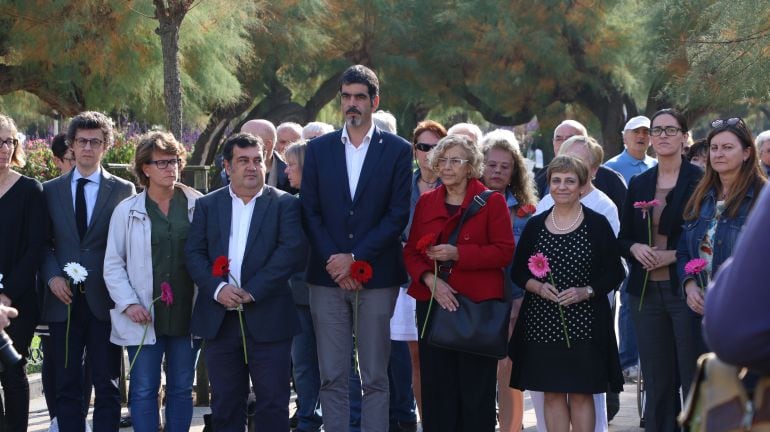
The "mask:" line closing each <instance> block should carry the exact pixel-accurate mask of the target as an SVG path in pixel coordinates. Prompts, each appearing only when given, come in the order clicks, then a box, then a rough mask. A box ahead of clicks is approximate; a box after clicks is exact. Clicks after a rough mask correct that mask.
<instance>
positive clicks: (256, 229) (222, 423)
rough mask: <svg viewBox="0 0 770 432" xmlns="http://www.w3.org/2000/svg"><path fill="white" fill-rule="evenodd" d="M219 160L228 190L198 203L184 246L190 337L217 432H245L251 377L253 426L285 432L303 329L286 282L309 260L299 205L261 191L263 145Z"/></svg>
mask: <svg viewBox="0 0 770 432" xmlns="http://www.w3.org/2000/svg"><path fill="white" fill-rule="evenodd" d="M223 154H224V165H225V169H226V170H227V173H228V174H229V175H230V185H229V186H226V187H224V188H221V189H218V190H216V191H214V192H212V193H210V194H208V195H206V196H205V197H203V198H200V199H199V200H198V201H197V202H196V206H195V214H194V216H193V221H192V225H191V226H190V231H189V234H188V238H187V245H186V247H185V253H186V255H187V268H188V270H189V271H190V275H191V276H192V278H193V280H194V281H195V283H196V284H197V285H198V288H199V290H200V291H199V293H198V297H197V299H196V301H195V306H194V308H193V315H192V325H191V331H192V333H193V334H194V335H197V336H201V337H203V338H204V339H206V349H205V351H204V352H205V354H206V364H207V366H208V372H209V380H210V381H211V389H212V393H213V394H212V403H211V411H212V423H213V429H214V430H215V431H217V432H226V431H238V432H243V430H244V426H245V424H246V415H245V408H246V396H247V395H248V389H249V375H251V381H252V383H253V385H254V394H255V395H256V398H257V402H256V424H258V425H259V427H260V430H266V431H276V432H280V431H288V430H289V397H290V389H289V378H290V374H291V355H290V353H291V339H292V337H293V336H294V335H295V334H297V333H299V331H300V326H299V318H298V317H297V311H296V308H295V307H294V300H293V298H292V295H291V290H290V289H289V284H288V280H289V277H290V276H291V275H292V274H293V273H294V272H296V271H298V270H299V269H300V268H301V267H302V265H303V264H304V263H305V262H306V258H305V256H306V253H305V249H306V246H305V244H304V237H303V235H302V226H301V217H300V206H299V201H298V200H297V198H296V197H294V196H292V195H290V194H288V193H285V192H283V191H280V190H278V189H276V188H274V187H271V186H268V185H265V164H264V155H265V153H264V150H263V146H262V142H261V140H260V139H259V138H258V137H255V136H253V135H251V134H244V133H239V134H236V135H234V136H232V137H230V138H229V139H228V140H227V141H226V142H225V144H224V149H223ZM222 256H224V257H227V259H228V260H229V273H230V274H229V275H225V276H223V277H217V276H214V275H213V274H212V265H213V263H214V261H215V260H216V259H217V257H222ZM239 308H242V310H243V314H242V316H243V322H244V333H245V344H246V346H245V350H246V352H247V357H246V358H244V357H245V356H244V346H243V339H242V335H241V324H240V318H239V313H238V309H239Z"/></svg>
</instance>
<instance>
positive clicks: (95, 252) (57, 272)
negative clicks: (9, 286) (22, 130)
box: [40, 111, 136, 432]
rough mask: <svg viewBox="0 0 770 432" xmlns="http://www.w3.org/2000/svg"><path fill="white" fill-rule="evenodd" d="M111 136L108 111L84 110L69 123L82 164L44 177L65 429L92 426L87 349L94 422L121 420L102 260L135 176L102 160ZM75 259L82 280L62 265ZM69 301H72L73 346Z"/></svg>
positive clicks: (48, 273) (46, 264) (50, 295)
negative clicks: (87, 410) (72, 280)
mask: <svg viewBox="0 0 770 432" xmlns="http://www.w3.org/2000/svg"><path fill="white" fill-rule="evenodd" d="M112 143H113V132H112V120H110V118H109V117H107V116H105V115H104V114H102V113H98V112H93V111H88V112H83V113H80V114H78V115H77V116H76V117H74V118H73V119H72V121H71V122H70V125H69V128H68V131H67V144H68V145H69V146H70V148H72V151H73V153H74V155H75V169H73V170H72V171H70V172H69V173H68V174H65V175H62V176H61V177H58V178H56V179H53V180H50V181H48V182H46V183H45V184H43V192H44V194H45V198H46V202H47V205H48V212H49V215H50V221H51V222H50V233H49V246H48V248H47V250H46V253H45V256H44V259H43V265H42V268H41V272H40V273H41V276H42V277H43V280H44V281H46V282H47V284H48V288H49V289H48V290H46V292H45V293H44V300H43V314H42V315H43V316H42V320H43V322H48V323H49V327H50V330H51V341H52V345H53V351H52V352H53V359H51V360H50V361H52V362H53V363H54V365H55V366H54V367H55V374H56V375H55V376H56V413H57V422H58V425H59V430H61V431H66V432H71V431H73V432H77V431H83V430H84V426H85V417H84V414H83V403H84V401H83V389H82V383H83V379H82V359H83V352H84V350H85V351H86V353H87V356H88V361H89V363H90V364H91V373H92V378H93V384H94V390H95V393H96V401H95V403H94V407H95V409H94V419H93V420H94V430H105V431H106V430H117V428H118V422H119V420H120V394H119V392H118V386H117V380H118V377H119V376H120V355H121V348H120V347H119V346H117V345H113V344H112V343H110V330H111V325H110V309H112V308H113V302H112V300H111V299H110V296H109V294H108V293H107V288H106V286H105V285H104V278H103V277H102V266H103V263H104V251H105V247H106V242H107V230H108V228H109V224H110V217H111V216H112V211H113V210H114V209H115V206H116V205H118V203H120V202H121V201H122V200H124V199H125V198H127V197H129V196H131V195H134V194H135V193H136V190H135V188H134V185H133V184H132V183H130V182H128V181H126V180H123V179H121V178H118V177H115V176H113V175H111V174H110V173H108V172H107V171H106V170H104V168H102V167H101V161H102V157H103V156H104V153H105V152H106V151H107V149H108V148H109V147H110V146H111V145H112ZM71 262H74V263H78V264H80V265H82V266H83V267H85V269H86V270H87V271H88V277H87V278H86V280H85V283H84V284H83V285H82V286H79V287H76V286H75V285H74V284H69V283H68V282H67V279H66V274H65V273H64V271H63V268H64V266H65V265H66V264H68V263H71ZM67 305H71V306H70V307H71V310H70V311H69V316H70V329H69V348H67V346H66V345H67V316H68V306H67ZM66 353H68V358H67V367H66V368H65V367H64V366H65V354H66ZM86 403H87V402H86Z"/></svg>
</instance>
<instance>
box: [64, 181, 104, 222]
mask: <svg viewBox="0 0 770 432" xmlns="http://www.w3.org/2000/svg"><path fill="white" fill-rule="evenodd" d="M80 178H83V176H82V175H81V174H80V171H78V169H77V168H75V169H74V170H72V181H71V182H70V187H71V188H72V208H73V209H74V208H75V206H76V204H75V195H76V194H77V188H78V179H80ZM86 178H87V179H88V180H90V181H89V182H88V183H86V185H85V186H83V193H84V194H85V196H86V221H87V222H88V225H91V216H92V215H93V213H94V206H95V205H96V197H97V195H99V183H100V182H101V181H102V168H101V167H99V169H97V170H96V171H94V172H93V173H92V174H91V175H90V176H88V177H86Z"/></svg>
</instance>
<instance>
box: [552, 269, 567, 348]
mask: <svg viewBox="0 0 770 432" xmlns="http://www.w3.org/2000/svg"><path fill="white" fill-rule="evenodd" d="M548 279H549V280H550V281H551V285H553V287H554V288H556V283H555V282H554V281H553V275H551V274H549V275H548ZM558 306H559V315H560V316H561V328H562V330H564V338H565V339H566V340H567V348H572V347H571V346H570V343H569V333H568V332H567V321H566V320H565V319H564V309H563V308H562V307H561V305H560V304H559V305H558Z"/></svg>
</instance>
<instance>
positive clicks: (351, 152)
mask: <svg viewBox="0 0 770 432" xmlns="http://www.w3.org/2000/svg"><path fill="white" fill-rule="evenodd" d="M379 99H380V98H379V82H378V80H377V76H376V75H375V74H374V72H372V71H371V70H370V69H368V68H366V67H364V66H361V65H356V66H351V67H350V68H348V69H347V70H346V71H345V72H344V73H343V75H342V78H341V79H340V103H341V108H342V114H343V115H344V116H345V126H344V127H343V129H342V130H339V131H336V132H332V133H329V134H326V135H324V136H322V137H319V138H316V139H314V140H313V141H311V142H310V143H309V144H308V148H307V153H306V156H305V164H304V171H303V174H302V188H301V193H300V201H301V202H302V210H303V222H304V225H305V233H306V234H307V236H308V238H309V240H310V244H311V256H310V260H309V265H308V270H307V282H308V285H309V291H310V310H311V313H312V316H313V326H314V328H315V332H316V340H317V345H318V360H319V367H320V373H321V406H322V407H323V418H324V429H325V430H330V431H335V432H345V431H347V430H348V417H349V401H348V374H349V371H350V363H351V359H350V353H351V349H352V346H351V345H352V336H353V334H355V335H356V348H357V355H358V364H359V367H360V370H361V380H362V387H363V406H362V413H361V429H362V430H365V431H369V432H381V431H382V432H384V431H387V430H388V396H389V394H388V374H387V366H388V358H389V355H390V317H391V315H392V314H393V307H394V306H395V301H396V296H397V295H398V289H399V286H401V285H403V284H404V283H406V280H407V277H406V270H405V268H404V262H403V256H402V250H401V241H400V237H399V236H400V234H401V232H402V231H403V229H404V227H405V226H406V223H407V220H408V218H409V200H410V196H411V172H410V171H411V166H412V156H411V148H410V145H409V143H407V142H406V141H405V140H404V139H402V138H400V137H398V136H396V135H393V134H390V133H387V132H383V131H381V130H379V129H377V128H376V127H375V126H374V124H373V123H372V112H373V111H375V110H376V109H377V107H378V105H379ZM354 261H365V262H367V263H368V264H370V265H371V267H372V270H373V271H372V278H371V280H369V281H368V282H366V283H364V284H363V285H362V284H361V283H359V282H357V281H356V280H355V279H353V278H351V276H350V267H351V264H352V263H353V262H354ZM356 315H357V318H358V319H357V323H356V322H354V321H355V318H354V317H355V316H356ZM356 324H357V328H355V329H353V327H355V326H356Z"/></svg>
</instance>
